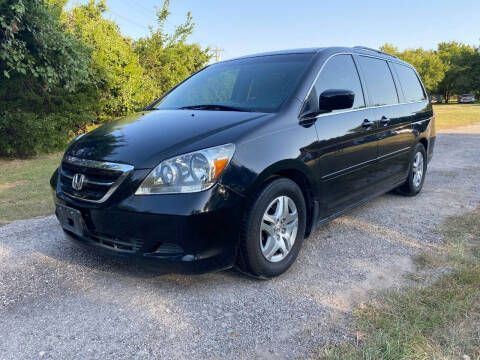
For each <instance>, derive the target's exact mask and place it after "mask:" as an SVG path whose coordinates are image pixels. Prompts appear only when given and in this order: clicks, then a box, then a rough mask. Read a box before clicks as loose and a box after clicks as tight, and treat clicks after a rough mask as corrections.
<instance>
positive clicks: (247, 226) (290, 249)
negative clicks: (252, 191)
mask: <svg viewBox="0 0 480 360" xmlns="http://www.w3.org/2000/svg"><path fill="white" fill-rule="evenodd" d="M285 204H288V206H285ZM285 208H286V209H287V210H286V212H285V211H282V209H285ZM295 208H296V215H297V228H296V231H294V228H295ZM282 218H283V222H282ZM306 219H307V210H306V206H305V199H304V197H303V194H302V190H301V189H300V188H299V187H298V185H297V184H296V183H294V182H293V181H291V180H289V179H286V178H275V179H274V180H272V181H270V182H268V183H267V184H266V185H265V186H264V187H263V188H262V189H260V190H259V191H258V192H257V193H256V195H255V196H253V198H252V200H251V202H250V204H249V206H248V208H247V211H246V213H245V217H244V220H243V226H242V233H241V236H240V244H239V249H238V255H237V262H236V267H237V269H238V270H239V271H241V272H243V273H246V274H247V275H250V276H254V277H257V278H263V279H269V278H272V277H275V276H278V275H280V274H282V273H284V272H285V271H287V269H288V268H289V267H290V266H291V265H292V264H293V262H294V261H295V259H296V258H297V255H298V253H299V251H300V248H301V246H302V242H303V239H304V237H305V227H306ZM272 234H273V235H272ZM288 239H290V240H288ZM292 240H293V241H292ZM289 244H290V245H289ZM275 248H277V249H276V250H275Z"/></svg>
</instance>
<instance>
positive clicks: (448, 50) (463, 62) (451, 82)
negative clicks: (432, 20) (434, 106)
mask: <svg viewBox="0 0 480 360" xmlns="http://www.w3.org/2000/svg"><path fill="white" fill-rule="evenodd" d="M475 53H476V51H475V49H474V48H473V47H472V46H468V45H464V44H462V43H458V42H456V41H451V42H443V43H440V44H438V50H437V54H438V56H439V57H440V59H441V60H442V62H443V64H444V66H445V76H444V78H443V80H442V81H441V82H440V83H439V85H438V91H439V92H440V93H441V94H442V95H443V97H444V99H445V102H446V103H448V99H449V97H450V96H451V95H452V94H455V93H459V92H462V90H463V91H465V89H467V88H468V87H469V85H468V84H469V82H470V79H469V77H470V75H469V74H470V71H471V69H472V68H471V66H472V65H473V64H472V60H474V58H475ZM477 54H478V53H477ZM470 86H471V85H470ZM470 90H471V88H470Z"/></svg>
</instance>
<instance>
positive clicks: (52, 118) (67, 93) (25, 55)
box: [0, 0, 97, 156]
mask: <svg viewBox="0 0 480 360" xmlns="http://www.w3.org/2000/svg"><path fill="white" fill-rule="evenodd" d="M59 3H60V4H61V1H54V0H52V1H44V0H6V1H5V0H4V1H2V2H0V134H1V136H0V155H7V156H11V155H16V156H27V155H32V154H35V153H38V152H47V151H51V150H54V149H58V148H62V147H64V146H65V144H66V143H67V141H68V140H69V139H70V138H71V136H72V135H73V133H75V132H77V131H79V130H80V129H82V128H84V127H85V125H86V124H88V123H89V122H92V121H93V119H94V118H95V116H94V115H95V107H96V97H97V96H96V90H95V86H94V85H95V79H94V78H93V76H92V73H91V72H90V68H89V64H90V61H91V57H90V50H89V49H88V48H87V47H85V46H84V45H83V44H82V43H81V42H80V41H79V40H78V39H77V38H76V37H75V36H74V35H73V34H71V33H69V32H67V31H66V29H65V26H64V24H63V23H62V22H61V20H60V16H61V9H60V8H59V7H58V4H59Z"/></svg>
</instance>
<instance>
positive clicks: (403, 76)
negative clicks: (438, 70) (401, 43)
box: [393, 63, 425, 102]
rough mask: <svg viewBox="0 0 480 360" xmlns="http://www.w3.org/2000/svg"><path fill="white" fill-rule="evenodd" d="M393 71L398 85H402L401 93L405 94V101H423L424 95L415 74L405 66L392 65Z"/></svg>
mask: <svg viewBox="0 0 480 360" xmlns="http://www.w3.org/2000/svg"><path fill="white" fill-rule="evenodd" d="M393 66H394V67H395V71H396V72H397V75H398V78H399V79H400V85H402V89H403V93H404V94H405V101H407V102H409V101H422V100H425V94H424V92H423V88H422V85H421V84H420V80H419V79H418V77H417V74H415V71H413V69H411V68H409V67H408V66H405V65H400V64H396V63H394V64H393Z"/></svg>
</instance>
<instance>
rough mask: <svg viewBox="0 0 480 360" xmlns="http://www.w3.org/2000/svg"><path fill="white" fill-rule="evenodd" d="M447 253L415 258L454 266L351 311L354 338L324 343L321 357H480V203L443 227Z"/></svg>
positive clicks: (422, 261)
mask: <svg viewBox="0 0 480 360" xmlns="http://www.w3.org/2000/svg"><path fill="white" fill-rule="evenodd" d="M440 232H441V233H442V234H443V235H444V237H445V244H446V255H445V256H443V257H442V259H443V260H442V261H443V263H442V261H440V260H439V259H440V258H439V257H435V258H433V259H432V258H431V257H430V255H425V256H421V257H420V258H419V259H417V261H418V263H419V264H424V265H425V266H433V265H435V264H438V265H445V264H450V265H453V266H454V269H453V271H452V272H451V273H449V274H446V275H442V276H441V277H440V278H439V280H438V281H437V282H435V283H433V284H431V285H428V286H426V287H423V288H411V289H407V290H403V291H402V290H398V291H391V292H387V293H384V294H382V295H381V296H379V297H378V298H377V299H376V300H375V301H374V302H372V303H370V304H367V305H365V306H362V307H361V308H359V309H357V310H356V312H355V315H356V319H357V320H356V323H355V326H356V328H357V333H358V334H363V336H362V337H360V338H358V337H357V341H356V342H355V343H344V344H340V345H328V346H326V347H324V348H323V349H322V350H321V351H320V353H319V357H320V358H325V359H392V360H393V359H465V360H466V359H471V360H480V262H479V258H480V257H479V254H480V209H477V210H475V211H473V212H471V213H468V214H466V215H462V216H454V217H450V218H449V219H448V220H447V221H446V222H445V224H444V225H443V226H442V227H441V229H440Z"/></svg>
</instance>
